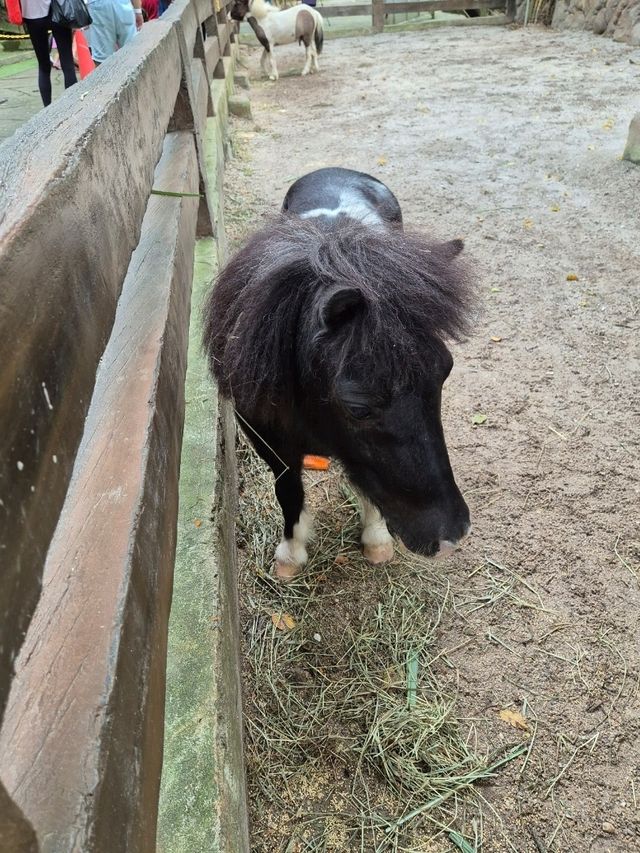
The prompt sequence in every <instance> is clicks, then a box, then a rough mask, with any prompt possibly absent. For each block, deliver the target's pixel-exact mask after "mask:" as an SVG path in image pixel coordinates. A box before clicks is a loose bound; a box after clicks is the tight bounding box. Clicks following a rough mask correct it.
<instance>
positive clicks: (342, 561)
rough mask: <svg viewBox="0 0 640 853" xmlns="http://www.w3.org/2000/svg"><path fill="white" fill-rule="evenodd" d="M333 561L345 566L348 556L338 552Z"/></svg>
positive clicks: (337, 564)
mask: <svg viewBox="0 0 640 853" xmlns="http://www.w3.org/2000/svg"><path fill="white" fill-rule="evenodd" d="M333 562H334V563H335V564H336V566H344V564H345V563H346V562H347V558H346V557H345V555H344V554H338V556H337V557H336V558H335V560H334V561H333Z"/></svg>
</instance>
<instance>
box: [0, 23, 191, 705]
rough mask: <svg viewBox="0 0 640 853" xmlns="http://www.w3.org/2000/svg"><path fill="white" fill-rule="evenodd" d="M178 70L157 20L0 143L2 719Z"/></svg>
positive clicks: (173, 39) (168, 35) (173, 37)
mask: <svg viewBox="0 0 640 853" xmlns="http://www.w3.org/2000/svg"><path fill="white" fill-rule="evenodd" d="M180 69H181V57H180V50H179V44H178V38H177V32H176V29H175V27H173V26H171V25H170V24H168V23H166V22H164V21H158V22H156V23H155V24H154V26H153V27H148V28H147V27H145V28H144V29H143V31H142V32H141V34H140V35H139V36H138V37H137V38H136V39H135V41H134V42H133V43H132V44H131V45H129V46H128V48H127V50H126V51H120V52H118V53H117V54H116V55H115V56H114V57H113V58H112V59H110V60H109V62H108V63H104V64H103V65H102V66H101V67H100V68H98V69H97V70H96V72H95V73H94V74H92V75H91V76H90V77H89V78H87V80H85V81H83V82H81V83H79V84H78V85H76V86H73V87H72V88H71V89H69V90H68V91H67V92H65V94H64V95H63V96H62V97H61V98H60V99H58V100H57V101H55V102H54V103H53V104H52V106H50V107H48V108H47V109H46V110H43V111H42V112H40V113H38V114H37V116H35V117H34V118H33V119H32V120H31V121H30V122H28V123H27V124H26V125H24V127H22V128H21V129H20V130H19V131H18V132H17V133H16V134H15V135H14V136H13V137H12V138H11V139H9V140H7V142H5V143H4V144H3V145H2V146H1V147H0V275H1V276H2V287H0V553H1V555H2V558H1V560H0V716H1V714H2V710H3V708H4V703H5V701H6V697H7V695H8V690H9V686H10V679H11V673H12V666H13V661H14V659H15V656H16V654H17V652H18V649H19V647H20V644H21V642H22V639H23V637H24V634H25V632H26V629H27V626H28V623H29V619H30V617H31V614H32V613H33V610H34V607H35V605H36V602H37V599H38V595H39V591H40V582H41V575H42V567H43V565H44V561H45V556H46V552H47V548H48V546H49V542H50V540H51V537H52V535H53V531H54V528H55V525H56V523H57V519H58V515H59V513H60V509H61V507H62V504H63V501H64V496H65V493H66V490H67V486H68V483H69V480H70V477H71V470H72V466H73V463H74V459H75V455H76V451H77V448H78V444H79V442H80V437H81V434H82V428H83V425H84V419H85V415H86V412H87V409H88V407H89V401H90V399H91V392H92V389H93V385H94V381H95V373H96V367H97V365H98V362H99V360H100V356H101V355H102V351H103V349H104V347H105V345H106V342H107V340H108V337H109V333H110V330H111V327H112V324H113V319H114V315H115V310H116V302H117V299H118V296H119V293H120V288H121V285H122V281H123V279H124V276H125V273H126V270H127V266H128V263H129V260H130V256H131V252H132V251H133V248H134V247H135V245H136V243H137V241H138V234H139V232H140V223H141V221H142V217H143V214H144V210H145V207H146V204H147V199H148V196H149V190H150V188H151V186H152V181H153V170H154V164H155V163H156V162H157V160H158V157H159V156H160V152H161V148H162V142H163V139H164V136H165V131H166V128H167V125H168V122H169V118H170V116H171V112H172V110H173V104H174V101H175V98H176V94H177V91H178V84H179V80H180V73H181V72H180ZM158 92H162V97H161V98H159V97H158ZM89 93H90V97H86V96H87V94H89Z"/></svg>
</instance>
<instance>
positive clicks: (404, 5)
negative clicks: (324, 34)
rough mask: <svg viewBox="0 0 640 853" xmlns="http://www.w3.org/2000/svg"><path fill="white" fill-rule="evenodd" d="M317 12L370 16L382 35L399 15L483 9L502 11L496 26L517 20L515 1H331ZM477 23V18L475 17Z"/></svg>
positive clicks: (341, 15)
mask: <svg viewBox="0 0 640 853" xmlns="http://www.w3.org/2000/svg"><path fill="white" fill-rule="evenodd" d="M317 8H318V11H319V12H320V13H321V14H322V16H323V17H324V18H344V17H362V16H364V17H367V18H370V19H371V28H372V30H373V31H374V32H376V33H379V32H382V31H383V30H384V28H385V26H386V25H387V24H388V23H389V20H390V18H391V19H392V20H393V19H394V18H395V16H396V15H403V14H404V15H416V16H417V15H421V14H425V13H426V14H431V16H432V17H433V16H434V15H435V13H436V12H467V13H469V12H471V13H476V12H477V13H480V12H481V11H483V10H486V11H489V10H491V11H497V12H503V13H504V14H503V15H502V16H500V19H499V20H498V21H496V22H497V23H509V22H511V21H513V20H514V19H515V13H516V2H515V0H406V2H405V0H398V2H396V0H372V2H371V3H359V2H358V0H355V2H351V3H349V2H347V3H340V2H339V0H338V3H333V2H328V3H321V4H319V5H318V7H317ZM473 21H474V22H477V21H478V19H477V18H474V19H473Z"/></svg>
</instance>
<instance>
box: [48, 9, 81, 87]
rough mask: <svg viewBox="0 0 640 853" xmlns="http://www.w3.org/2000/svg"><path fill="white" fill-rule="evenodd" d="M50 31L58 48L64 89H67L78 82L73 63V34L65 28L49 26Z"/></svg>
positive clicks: (54, 25) (55, 25)
mask: <svg viewBox="0 0 640 853" xmlns="http://www.w3.org/2000/svg"><path fill="white" fill-rule="evenodd" d="M51 31H52V32H53V37H54V39H55V40H56V44H57V46H58V56H59V57H60V65H61V66H62V73H63V74H64V88H65V89H68V88H69V86H73V84H74V83H77V82H78V78H77V77H76V67H75V64H74V61H73V32H72V31H71V30H70V29H68V28H67V27H60V26H58V24H51Z"/></svg>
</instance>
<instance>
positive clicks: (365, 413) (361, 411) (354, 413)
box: [347, 403, 373, 421]
mask: <svg viewBox="0 0 640 853" xmlns="http://www.w3.org/2000/svg"><path fill="white" fill-rule="evenodd" d="M347 411H348V412H349V414H350V415H351V417H352V418H355V419H356V420H357V421H364V420H366V419H367V418H370V417H371V415H372V414H373V413H372V411H371V409H370V408H369V406H363V405H361V404H359V403H349V404H348V405H347Z"/></svg>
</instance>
